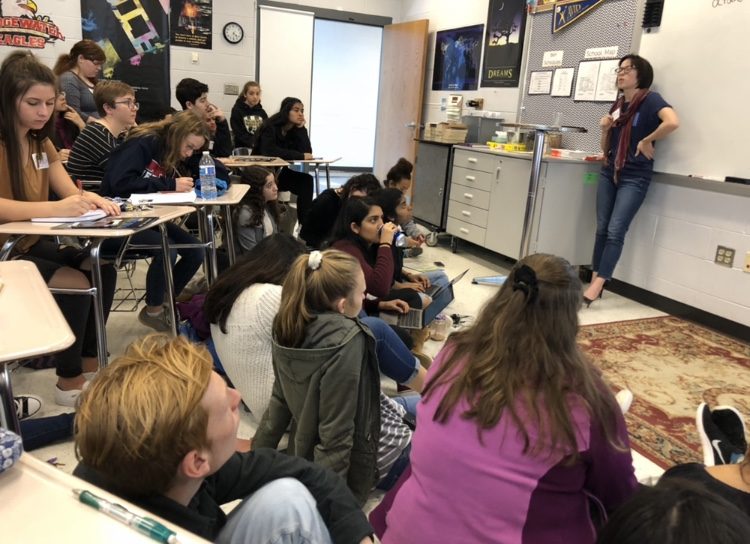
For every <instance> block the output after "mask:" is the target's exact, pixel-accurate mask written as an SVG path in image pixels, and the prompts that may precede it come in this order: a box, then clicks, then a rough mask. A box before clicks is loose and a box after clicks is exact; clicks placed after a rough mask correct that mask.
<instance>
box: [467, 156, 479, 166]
mask: <svg viewBox="0 0 750 544" xmlns="http://www.w3.org/2000/svg"><path fill="white" fill-rule="evenodd" d="M466 160H467V161H469V162H470V163H472V164H475V163H476V162H477V159H476V158H475V157H469V158H468V159H466Z"/></svg>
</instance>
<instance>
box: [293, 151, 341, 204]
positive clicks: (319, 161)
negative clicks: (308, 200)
mask: <svg viewBox="0 0 750 544" xmlns="http://www.w3.org/2000/svg"><path fill="white" fill-rule="evenodd" d="M340 160H341V157H336V158H335V159H304V160H294V161H291V163H292V164H303V165H308V164H309V165H311V166H312V167H313V172H314V173H315V196H318V195H319V194H320V165H321V164H322V165H323V166H324V167H325V169H326V189H330V188H331V169H330V166H331V165H332V164H333V163H334V162H338V161H340Z"/></svg>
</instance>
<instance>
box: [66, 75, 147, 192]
mask: <svg viewBox="0 0 750 544" xmlns="http://www.w3.org/2000/svg"><path fill="white" fill-rule="evenodd" d="M94 102H96V110H97V112H98V113H99V119H96V120H95V121H92V122H91V123H88V125H86V127H85V128H84V129H83V131H82V132H81V134H80V135H79V136H78V139H77V140H76V144H75V145H74V146H73V150H72V151H71V152H70V160H69V161H68V172H69V173H70V175H71V177H73V178H74V179H80V180H85V181H101V180H102V178H103V177H104V170H105V169H106V168H107V162H108V161H109V156H110V155H111V154H112V151H114V149H115V148H116V147H117V146H118V145H120V144H121V143H122V140H123V138H124V136H125V132H126V131H127V130H128V129H129V128H130V127H132V126H133V125H135V115H136V112H137V111H138V102H136V101H135V92H134V91H133V88H132V87H131V86H130V85H128V84H127V83H123V82H121V81H102V82H101V83H99V84H98V85H97V86H96V88H95V89H94Z"/></svg>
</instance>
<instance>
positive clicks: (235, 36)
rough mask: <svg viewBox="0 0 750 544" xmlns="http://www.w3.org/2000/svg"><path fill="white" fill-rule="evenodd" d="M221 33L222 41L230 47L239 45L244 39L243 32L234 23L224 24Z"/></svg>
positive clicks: (237, 24) (238, 25)
mask: <svg viewBox="0 0 750 544" xmlns="http://www.w3.org/2000/svg"><path fill="white" fill-rule="evenodd" d="M223 33H224V39H225V40H226V41H228V42H229V43H231V44H232V45H236V44H238V43H240V42H241V41H242V38H244V37H245V31H244V30H242V27H241V26H240V24H239V23H234V22H232V23H227V24H225V25H224V30H223Z"/></svg>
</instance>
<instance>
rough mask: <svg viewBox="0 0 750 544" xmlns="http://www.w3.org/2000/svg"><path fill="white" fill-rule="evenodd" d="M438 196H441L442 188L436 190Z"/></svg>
mask: <svg viewBox="0 0 750 544" xmlns="http://www.w3.org/2000/svg"><path fill="white" fill-rule="evenodd" d="M438 196H443V188H442V187H441V188H440V189H438Z"/></svg>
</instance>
